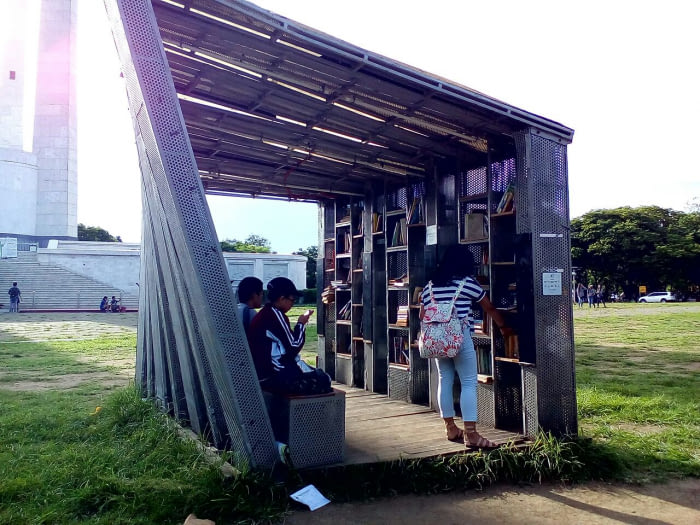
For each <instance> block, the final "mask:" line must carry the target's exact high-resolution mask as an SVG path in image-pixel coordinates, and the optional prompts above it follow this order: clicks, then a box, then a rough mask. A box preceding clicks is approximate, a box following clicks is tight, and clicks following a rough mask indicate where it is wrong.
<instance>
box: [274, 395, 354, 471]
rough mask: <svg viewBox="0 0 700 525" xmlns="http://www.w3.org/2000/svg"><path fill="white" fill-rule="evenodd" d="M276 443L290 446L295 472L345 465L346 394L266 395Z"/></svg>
mask: <svg viewBox="0 0 700 525" xmlns="http://www.w3.org/2000/svg"><path fill="white" fill-rule="evenodd" d="M263 397H264V398H265V404H266V405H267V412H268V414H269V416H270V422H271V423H272V430H273V432H274V434H275V439H276V440H277V441H280V442H282V443H287V445H288V446H289V455H290V458H291V460H292V465H293V466H294V468H297V469H299V468H308V467H320V466H324V465H332V464H336V463H342V462H343V449H344V447H345V392H343V391H342V390H337V389H335V388H334V389H333V392H331V393H328V394H320V395H314V396H286V395H278V394H271V393H269V392H264V391H263Z"/></svg>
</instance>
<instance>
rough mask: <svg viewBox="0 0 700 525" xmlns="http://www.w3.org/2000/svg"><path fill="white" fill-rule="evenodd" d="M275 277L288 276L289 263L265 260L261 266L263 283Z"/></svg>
mask: <svg viewBox="0 0 700 525" xmlns="http://www.w3.org/2000/svg"><path fill="white" fill-rule="evenodd" d="M275 277H289V265H288V264H279V263H277V264H275V263H267V262H266V263H265V265H264V266H263V283H265V284H267V283H269V282H270V281H271V280H272V279H274V278H275Z"/></svg>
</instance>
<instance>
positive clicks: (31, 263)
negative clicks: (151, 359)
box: [0, 252, 139, 311]
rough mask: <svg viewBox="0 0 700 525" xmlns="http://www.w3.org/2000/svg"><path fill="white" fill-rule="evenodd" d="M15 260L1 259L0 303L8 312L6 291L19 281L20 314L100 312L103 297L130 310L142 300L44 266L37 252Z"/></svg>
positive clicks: (93, 281) (88, 279) (54, 267)
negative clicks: (23, 311) (36, 312)
mask: <svg viewBox="0 0 700 525" xmlns="http://www.w3.org/2000/svg"><path fill="white" fill-rule="evenodd" d="M17 255H18V257H17V258H16V259H0V303H1V304H3V305H4V306H3V308H8V307H9V303H10V296H9V295H7V290H9V289H10V287H11V286H12V283H13V281H17V286H18V287H19V289H20V290H21V291H22V300H21V303H20V311H21V310H34V309H37V310H44V309H46V310H55V309H60V310H74V309H75V310H95V311H97V310H99V306H100V301H101V300H102V297H103V296H105V295H106V296H107V297H108V298H110V299H111V298H112V296H113V295H114V296H116V297H117V299H119V298H120V297H121V303H120V304H121V305H122V306H125V307H127V308H129V309H136V308H138V302H139V298H138V297H137V296H134V295H128V294H125V293H124V292H122V290H119V289H117V288H114V287H113V286H110V285H108V284H104V283H101V282H99V281H96V280H94V279H91V278H90V277H85V276H83V275H79V274H77V273H74V272H71V271H69V270H66V269H65V268H61V267H60V266H52V265H48V264H42V263H40V262H39V261H38V260H37V256H36V252H18V254H17Z"/></svg>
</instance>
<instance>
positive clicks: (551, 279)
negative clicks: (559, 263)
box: [542, 272, 561, 295]
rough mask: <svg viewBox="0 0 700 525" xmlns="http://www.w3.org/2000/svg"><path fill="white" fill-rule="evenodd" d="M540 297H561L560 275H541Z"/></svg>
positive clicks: (554, 273) (552, 273)
mask: <svg viewBox="0 0 700 525" xmlns="http://www.w3.org/2000/svg"><path fill="white" fill-rule="evenodd" d="M542 295H561V273H559V272H545V273H543V274H542Z"/></svg>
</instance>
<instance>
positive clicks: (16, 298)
mask: <svg viewBox="0 0 700 525" xmlns="http://www.w3.org/2000/svg"><path fill="white" fill-rule="evenodd" d="M7 294H8V295H9V296H10V312H15V313H19V303H20V297H21V296H22V292H21V291H20V289H19V288H17V283H16V282H14V283H12V288H10V289H9V290H8V291H7Z"/></svg>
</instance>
